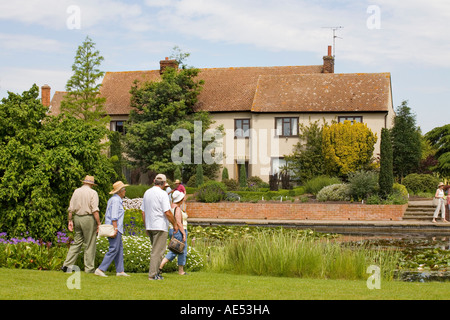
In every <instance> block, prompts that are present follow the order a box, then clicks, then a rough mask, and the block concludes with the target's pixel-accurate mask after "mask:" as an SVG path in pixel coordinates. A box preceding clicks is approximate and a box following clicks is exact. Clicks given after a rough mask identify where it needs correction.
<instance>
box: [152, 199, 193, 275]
mask: <svg viewBox="0 0 450 320" xmlns="http://www.w3.org/2000/svg"><path fill="white" fill-rule="evenodd" d="M184 200H185V194H184V193H183V192H181V191H178V190H175V191H174V192H173V194H172V208H171V209H170V211H172V213H173V215H174V217H175V221H176V223H177V225H178V232H176V233H175V234H174V237H175V238H176V239H178V240H180V241H182V242H184V244H185V246H184V250H183V253H180V254H176V253H173V252H172V251H169V252H168V253H167V254H166V256H165V257H164V259H163V260H162V261H161V265H160V266H159V272H160V273H161V272H162V269H163V268H164V265H165V264H166V263H167V262H169V261H172V260H173V259H175V257H176V256H178V259H177V260H178V273H179V274H180V275H186V274H187V273H186V272H185V271H184V266H185V265H186V256H187V214H186V212H184V211H182V210H181V207H182V205H183V203H184ZM172 235H173V226H172V225H170V226H169V238H171V237H172Z"/></svg>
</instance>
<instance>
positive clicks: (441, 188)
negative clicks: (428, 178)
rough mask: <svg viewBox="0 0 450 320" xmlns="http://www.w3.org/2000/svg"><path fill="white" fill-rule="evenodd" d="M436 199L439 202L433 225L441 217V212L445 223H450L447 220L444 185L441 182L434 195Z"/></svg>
mask: <svg viewBox="0 0 450 320" xmlns="http://www.w3.org/2000/svg"><path fill="white" fill-rule="evenodd" d="M434 198H435V199H436V200H437V206H436V210H435V211H434V215H433V221H432V222H433V223H435V222H436V218H437V216H438V215H439V210H440V211H441V217H442V221H443V222H448V221H447V220H445V203H444V183H443V182H439V185H438V188H437V190H436V194H435V195H434Z"/></svg>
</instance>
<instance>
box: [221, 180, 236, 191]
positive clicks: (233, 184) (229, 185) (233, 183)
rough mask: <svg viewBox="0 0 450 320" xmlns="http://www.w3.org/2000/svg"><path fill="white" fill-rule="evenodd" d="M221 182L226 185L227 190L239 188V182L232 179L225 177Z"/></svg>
mask: <svg viewBox="0 0 450 320" xmlns="http://www.w3.org/2000/svg"><path fill="white" fill-rule="evenodd" d="M222 182H223V184H224V185H225V186H226V187H227V190H228V191H237V190H239V182H237V181H236V180H234V179H225V180H222Z"/></svg>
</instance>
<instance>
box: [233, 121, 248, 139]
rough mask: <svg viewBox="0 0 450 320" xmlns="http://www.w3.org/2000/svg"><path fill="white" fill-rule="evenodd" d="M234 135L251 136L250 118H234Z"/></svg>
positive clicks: (240, 136) (239, 136)
mask: <svg viewBox="0 0 450 320" xmlns="http://www.w3.org/2000/svg"><path fill="white" fill-rule="evenodd" d="M234 137H235V138H248V137H250V119H234Z"/></svg>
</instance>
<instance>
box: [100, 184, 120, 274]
mask: <svg viewBox="0 0 450 320" xmlns="http://www.w3.org/2000/svg"><path fill="white" fill-rule="evenodd" d="M127 186H128V184H124V183H123V182H122V181H117V182H115V183H114V184H113V190H112V191H111V192H110V193H109V194H112V195H113V196H112V197H111V198H109V200H108V205H107V207H106V213H105V224H111V225H113V226H114V230H115V235H114V236H112V237H110V238H108V241H109V250H108V252H107V253H106V254H105V256H104V257H103V261H102V263H101V264H100V266H99V267H98V268H97V269H96V270H95V274H96V275H98V276H101V277H107V275H106V274H105V271H106V270H108V268H109V266H110V264H111V263H112V262H113V261H114V264H115V266H116V275H117V276H128V274H126V273H125V271H124V266H123V243H122V234H123V217H124V215H125V210H124V208H123V204H122V201H123V198H124V197H125V192H126V191H125V187H127Z"/></svg>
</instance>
